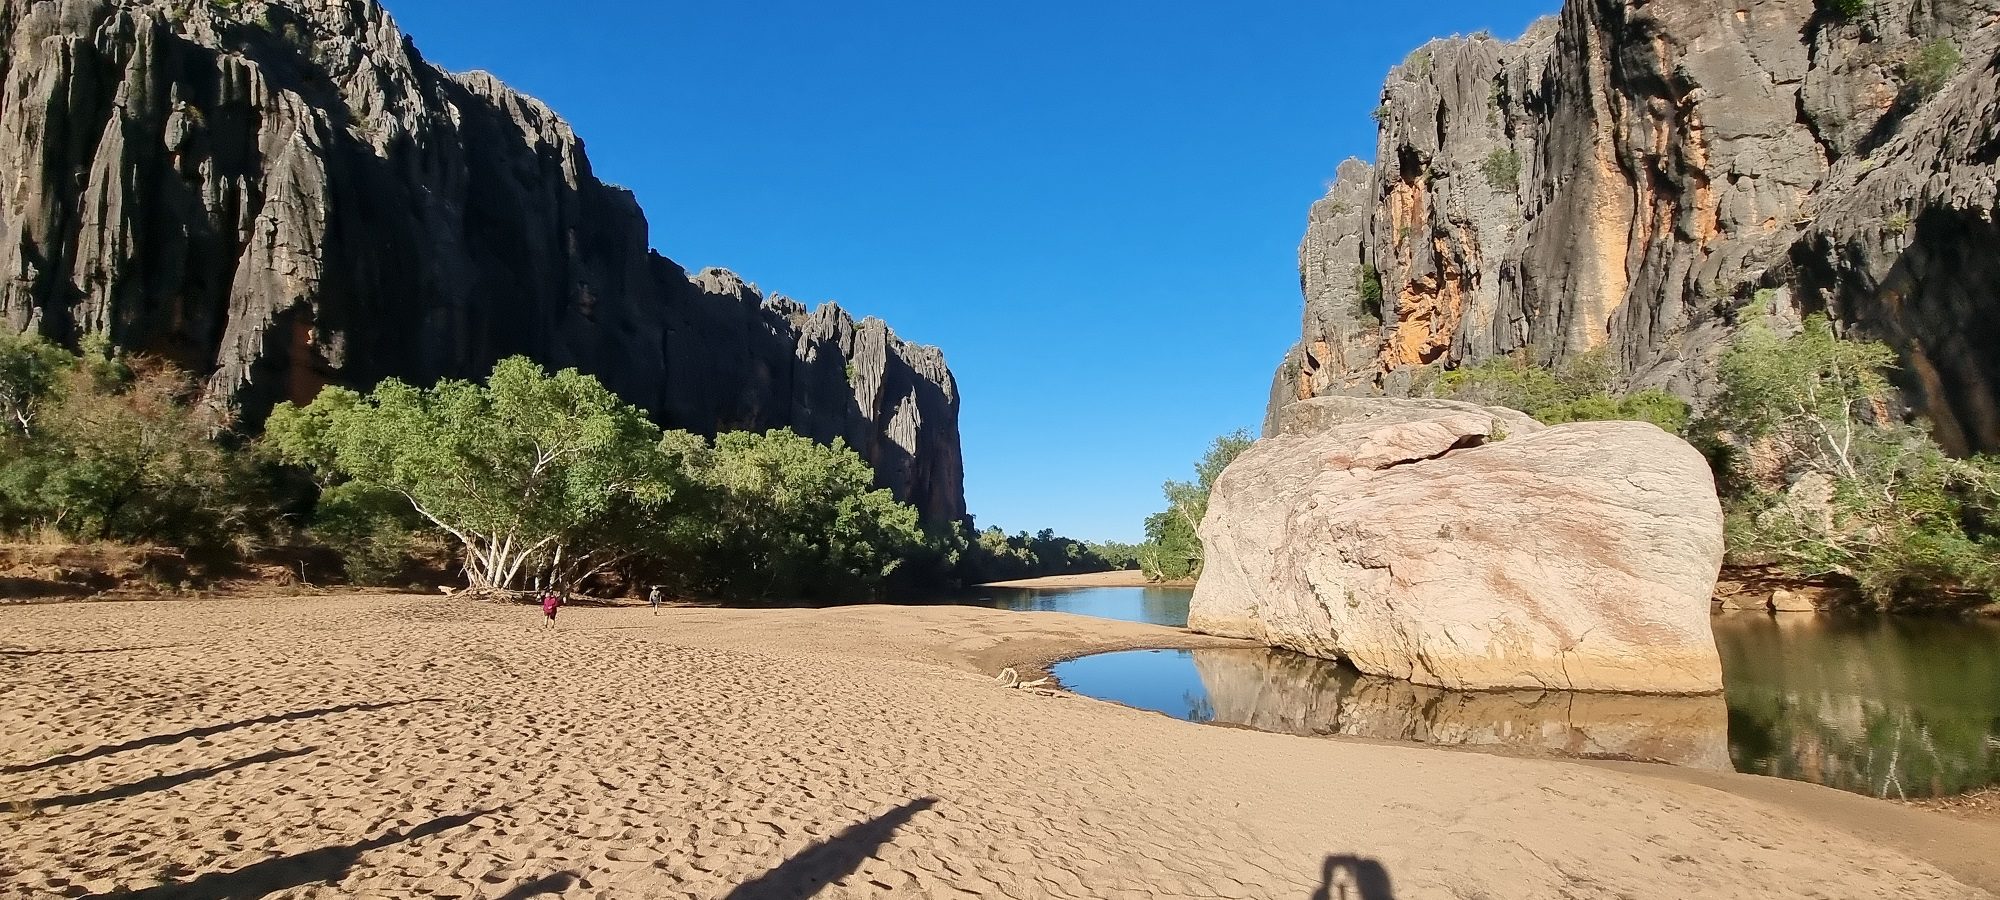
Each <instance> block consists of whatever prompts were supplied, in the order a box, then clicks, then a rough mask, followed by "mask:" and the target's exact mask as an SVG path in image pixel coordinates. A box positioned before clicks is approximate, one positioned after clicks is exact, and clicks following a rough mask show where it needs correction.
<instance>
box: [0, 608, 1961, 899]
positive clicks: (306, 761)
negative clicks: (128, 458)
mask: <svg viewBox="0 0 2000 900" xmlns="http://www.w3.org/2000/svg"><path fill="white" fill-rule="evenodd" d="M537 619H538V615H537V613H536V611H535V610H533V609H531V608H527V607H500V606H491V605H484V604H479V603H476V602H472V601H468V600H463V599H450V598H443V599H441V598H435V597H408V596H389V597H343V598H318V599H295V600H231V601H215V602H185V603H113V604H89V605H71V606H37V607H29V608H19V609H7V610H0V678H4V682H0V683H4V684H5V685H6V690H5V691H4V693H0V801H12V803H11V805H10V806H9V807H6V808H0V841H4V846H5V847H6V848H7V852H6V853H4V854H0V893H4V894H5V895H6V896H22V897H41V896H91V897H110V896H125V897H137V898H163V897H236V896H265V895H267V894H268V895H270V896H276V897H347V896H367V897H403V896H414V895H419V894H427V895H429V896H438V897H480V898H508V900H514V898H522V897H529V896H550V897H553V896H564V897H601V898H612V897H618V898H624V897H685V898H713V897H729V898H755V897H789V896H807V895H811V894H812V892H813V891H814V890H817V889H819V888H820V887H821V886H822V885H825V888H824V890H821V891H820V892H819V893H818V894H817V896H822V897H862V896H879V895H882V894H884V893H886V892H894V893H896V894H898V895H902V896H913V897H951V896H990V897H1013V898H1060V897H1076V898H1120V897H1289V898H1305V897H1309V896H1312V895H1313V893H1314V892H1315V891H1317V890H1319V889H1321V888H1322V887H1323V885H1325V884H1326V883H1327V882H1328V881H1329V880H1331V881H1332V882H1333V884H1334V887H1333V889H1332V890H1331V891H1330V892H1329V894H1327V895H1323V896H1334V897H1338V896H1343V895H1342V893H1341V887H1342V886H1343V885H1345V886H1347V887H1348V888H1349V893H1348V894H1347V896H1367V897H1370V900H1373V898H1374V897H1376V896H1384V894H1383V893H1382V891H1381V888H1382V887H1383V886H1385V885H1386V886H1387V887H1388V889H1389V890H1390V891H1392V895H1393V896H1394V897H1396V898H1399V900H1411V898H1431V897H1438V898H1462V897H1480V896H1486V897H1494V898H1501V897H1505V898H1539V897H1549V898H1558V897H1578V898H1582V897H1613V896H1617V897H1634V898H1676V900H1678V898H1687V897H1814V896H1817V897H1842V898H1849V897H1911V898H1919V897H1921V898H1959V897H1980V896H1989V895H1988V894H1986V893H1985V892H1983V891H1981V890H1979V889H1977V888H1975V887H1972V886H1969V884H1968V882H1981V880H1982V878H1987V877H1990V876H1991V872H1990V871H1989V870H1988V868H1982V865H1983V866H1985V867H1991V866H1993V865H1994V863H1993V862H1992V861H1990V860H1988V861H1985V862H1984V863H1983V864H1982V863H1981V861H1980V860H1978V859H1976V858H1972V859H1968V857H1976V856H1978V855H1979V854H1978V852H1977V850H1976V849H1971V848H1981V847H1984V848H1990V847H1993V846H2000V830H1996V829H1993V828H1992V827H1991V826H1986V825H1981V824H1977V823H1973V822H1967V821H1964V820H1961V819H1956V818H1952V817H1949V816H1945V815H1942V814H1937V813H1931V812H1928V811H1924V810H1916V809H1908V808H1901V807H1896V806H1894V805H1891V804H1886V803H1877V802H1876V801H1870V800H1867V799H1865V798H1860V797H1852V798H1849V797H1847V795H1838V794H1836V793H1835V792H1832V791H1825V790H1823V789H1819V788H1813V787H1811V786H1807V785H1796V786H1791V787H1788V788H1786V789H1785V790H1784V791H1782V792H1779V793H1783V794H1792V793H1795V792H1796V791H1804V792H1806V793H1807V795H1809V796H1810V798H1812V799H1814V800H1824V801H1825V802H1828V803H1835V802H1838V803H1839V804H1846V805H1850V806H1851V804H1862V805H1863V806H1860V807H1853V808H1857V809H1861V810H1863V811H1864V815H1863V818H1867V817H1868V816H1867V815H1866V813H1867V812H1869V811H1880V810H1892V811H1894V812H1896V813H1902V814H1907V815H1908V816H1910V817H1915V818H1908V819H1898V820H1896V822H1895V823H1894V829H1893V830H1896V831H1900V832H1908V831H1910V830H1912V829H1914V830H1916V831H1922V832H1927V833H1930V834H1932V835H1933V837H1935V838H1936V839H1937V840H1940V841H1956V842H1959V843H1960V844H1962V845H1963V846H1965V847H1966V848H1968V850H1967V851H1966V852H1964V853H1959V854H1956V855H1954V854H1950V853H1945V852H1942V851H1939V852H1934V853H1927V852H1926V851H1925V850H1924V845H1923V844H1922V842H1920V841H1916V840H1914V839H1913V838H1912V837H1911V836H1910V835H1908V834H1904V835H1903V836H1902V837H1900V838H1898V837H1896V836H1894V835H1886V834H1883V835H1860V836H1857V834H1856V833H1854V832H1853V831H1850V830H1849V829H1848V828H1846V827H1842V824H1841V822H1840V821H1838V817H1832V818H1828V817H1821V816H1816V815H1813V814H1812V811H1811V806H1812V804H1810V803H1803V804H1802V803H1800V802H1798V801H1797V799H1796V798H1795V797H1793V798H1787V797H1782V796H1781V797H1775V798H1772V797H1757V798H1752V797H1746V796H1741V795H1740V794H1741V792H1739V791H1737V790H1736V788H1735V787H1732V786H1731V784H1730V782H1731V781H1732V780H1733V779H1736V778H1741V777H1743V776H1728V777H1718V778H1717V779H1716V781H1715V782H1714V783H1710V782H1708V781H1703V780H1698V779H1686V778H1679V777H1660V775H1659V774H1657V773H1656V772H1654V771H1651V770H1652V769H1653V768H1654V767H1604V766H1593V765H1585V764H1578V763H1570V762H1559V761H1547V760H1536V759H1516V758H1507V757H1498V756H1489V755H1484V754H1476V753H1465V752H1448V751H1440V750H1434V749H1427V748H1421V747H1406V746H1396V745H1383V744H1373V743H1354V742H1346V741H1330V740H1324V739H1315V738H1301V737H1292V736H1287V735H1277V734H1264V733H1258V732H1250V731H1242V730H1235V729H1222V728H1207V727H1202V726H1197V725H1191V724H1188V723H1184V722H1178V721H1174V720H1171V719H1168V718H1166V717H1164V716H1159V715H1155V714H1151V713H1143V712H1137V711H1133V710H1127V709H1124V708H1121V707H1117V706H1114V705H1111V704H1107V703H1100V702H1097V701H1093V700H1086V699H1082V698H1077V697H1073V696H1067V695H1059V696H1048V695H1043V694H1038V693H1035V692H1029V691H1019V690H1011V689H1007V688H1002V687H999V686H997V685H995V684H994V683H993V681H992V675H993V674H994V673H995V672H997V671H998V669H999V668H1001V667H1002V666H1008V665H1016V666H1019V665H1023V664H1033V663H1035V662H1038V661H1039V662H1046V661H1048V660H1051V659H1055V658H1058V657H1062V656H1068V655H1073V654H1076V653H1081V652H1089V651H1094V650H1101V649H1114V648H1118V647H1130V646H1142V645H1144V646H1175V645H1179V646H1210V645H1215V646H1221V645H1224V644H1226V643H1227V642H1221V643H1212V642H1211V639H1205V638H1200V637H1197V636H1193V635H1188V634H1185V633H1183V632H1178V631H1174V630H1172V629H1164V628H1158V627H1154V626H1146V625H1136V624H1126V623H1117V622H1106V621H1101V620H1095V619H1083V618H1079V617H1073V616H1067V615H1062V614H1057V613H1007V612H999V611H993V610H983V609H974V608H962V607H922V608H891V607H856V608H847V609H832V610H773V611H743V610H719V609H670V610H664V611H662V612H660V613H659V614H658V615H655V614H653V613H652V612H651V611H649V610H646V609H644V608H574V609H571V610H567V611H565V612H564V613H563V616H562V626H563V627H562V629H561V630H560V631H558V632H556V633H547V632H544V631H541V630H539V622H538V621H537ZM1756 780H1757V781H1765V780H1764V779H1756ZM1828 795H1832V796H1834V797H1838V798H1840V799H1839V800H1838V801H1835V800H1832V799H1829V797H1828ZM1885 821H1887V820H1885ZM1849 824H1851V823H1849ZM1989 855H1990V854H1989ZM1947 870H1949V872H1950V874H1948V872H1947ZM1954 876H1956V877H1954ZM1983 883H1985V884H1989V885H1991V884H2000V881H1985V882H1983ZM1357 886H1358V887H1363V888H1368V889H1369V890H1370V891H1371V893H1363V894H1356V893H1354V892H1353V888H1355V887H1357ZM132 891H136V892H137V893H122V892H132Z"/></svg>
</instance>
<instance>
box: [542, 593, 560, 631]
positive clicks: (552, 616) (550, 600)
mask: <svg viewBox="0 0 2000 900" xmlns="http://www.w3.org/2000/svg"><path fill="white" fill-rule="evenodd" d="M560 609H562V595H561V594H558V593H556V592H555V591H554V590H546V591H543V592H542V615H545V616H548V617H549V625H548V627H549V628H554V627H556V611H558V610H560Z"/></svg>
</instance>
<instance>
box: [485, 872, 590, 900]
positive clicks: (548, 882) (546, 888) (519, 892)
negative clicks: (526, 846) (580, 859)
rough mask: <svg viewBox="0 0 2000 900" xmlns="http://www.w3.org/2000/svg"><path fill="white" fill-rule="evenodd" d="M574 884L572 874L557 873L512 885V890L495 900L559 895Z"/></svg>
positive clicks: (574, 877) (525, 899)
mask: <svg viewBox="0 0 2000 900" xmlns="http://www.w3.org/2000/svg"><path fill="white" fill-rule="evenodd" d="M576 882H577V878H576V875H575V874H574V873H571V872H557V873H555V874H554V875H544V876H542V877H540V878H537V879H535V880H533V881H523V882H521V883H520V884H517V885H514V889H513V890H511V891H508V892H507V893H504V894H501V895H500V896H499V897H498V898H496V900H528V898H530V897H546V896H548V895H550V894H560V893H562V892H563V891H566V890H569V886H570V885H572V884H575V883H576Z"/></svg>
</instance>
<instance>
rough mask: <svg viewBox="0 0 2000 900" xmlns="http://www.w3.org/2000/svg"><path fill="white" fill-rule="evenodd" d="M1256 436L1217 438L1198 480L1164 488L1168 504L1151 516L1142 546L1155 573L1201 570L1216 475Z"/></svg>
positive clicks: (1168, 576)
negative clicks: (1203, 529) (1205, 522)
mask: <svg viewBox="0 0 2000 900" xmlns="http://www.w3.org/2000/svg"><path fill="white" fill-rule="evenodd" d="M1254 443H1256V441H1255V440H1254V439H1253V438H1251V437H1250V433H1249V432H1248V431H1245V430H1241V429H1239V430H1237V431H1232V432H1230V433H1228V434H1225V435H1223V436H1221V437H1218V438H1216V439H1215V440H1214V441H1211V442H1210V443H1209V445H1208V449H1207V451H1205V452H1204V453H1203V454H1202V456H1201V459H1199V460H1197V461H1196V462H1195V467H1194V468H1195V478H1194V480H1193V481H1169V482H1167V483H1166V484H1165V485H1164V486H1162V488H1161V493H1163V494H1165V495H1166V499H1167V508H1166V509H1165V510H1163V511H1161V512H1159V513H1156V514H1154V515H1152V516H1151V517H1148V518H1147V519H1146V542H1145V543H1144V544H1141V545H1140V546H1139V549H1138V557H1139V564H1140V567H1141V568H1142V569H1144V570H1145V572H1146V574H1147V575H1148V576H1149V577H1151V578H1154V579H1158V580H1166V581H1179V580H1183V579H1187V578H1194V577H1198V576H1200V575H1201V564H1202V547H1201V535H1200V533H1199V532H1200V528H1201V520H1202V519H1203V518H1205V517H1207V515H1208V496H1209V493H1210V492H1211V491H1213V490H1214V489H1215V481H1216V479H1218V478H1220V477H1222V472H1223V470H1224V469H1227V468H1229V464H1230V463H1232V462H1235V461H1236V458H1237V457H1238V456H1241V455H1243V451H1245V450H1248V449H1250V447H1251V445H1253V444H1254Z"/></svg>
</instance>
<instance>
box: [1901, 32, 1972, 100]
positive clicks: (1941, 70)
mask: <svg viewBox="0 0 2000 900" xmlns="http://www.w3.org/2000/svg"><path fill="white" fill-rule="evenodd" d="M1964 64H1965V55H1964V54H1963V53H1960V52H1959V49H1958V45H1957V44H1954V43H1952V42H1951V40H1950V39H1948V38H1938V39H1937V40H1934V41H1931V42H1930V43H1928V44H1925V45H1923V47H1921V48H1919V49H1918V50H1917V54H1916V56H1915V57H1914V58H1912V59H1911V60H1910V61H1909V62H1908V63H1905V64H1904V65H1903V67H1902V72H1903V79H1904V80H1905V81H1907V82H1908V83H1909V85H1910V87H1911V88H1912V89H1913V90H1915V91H1916V92H1917V96H1919V97H1929V96H1931V95H1932V94H1935V93H1937V92H1939V91H1941V90H1944V87H1945V85H1946V84H1949V83H1950V82H1951V78H1952V76H1953V75H1957V74H1958V70H1959V67H1960V66H1962V65H1964Z"/></svg>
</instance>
